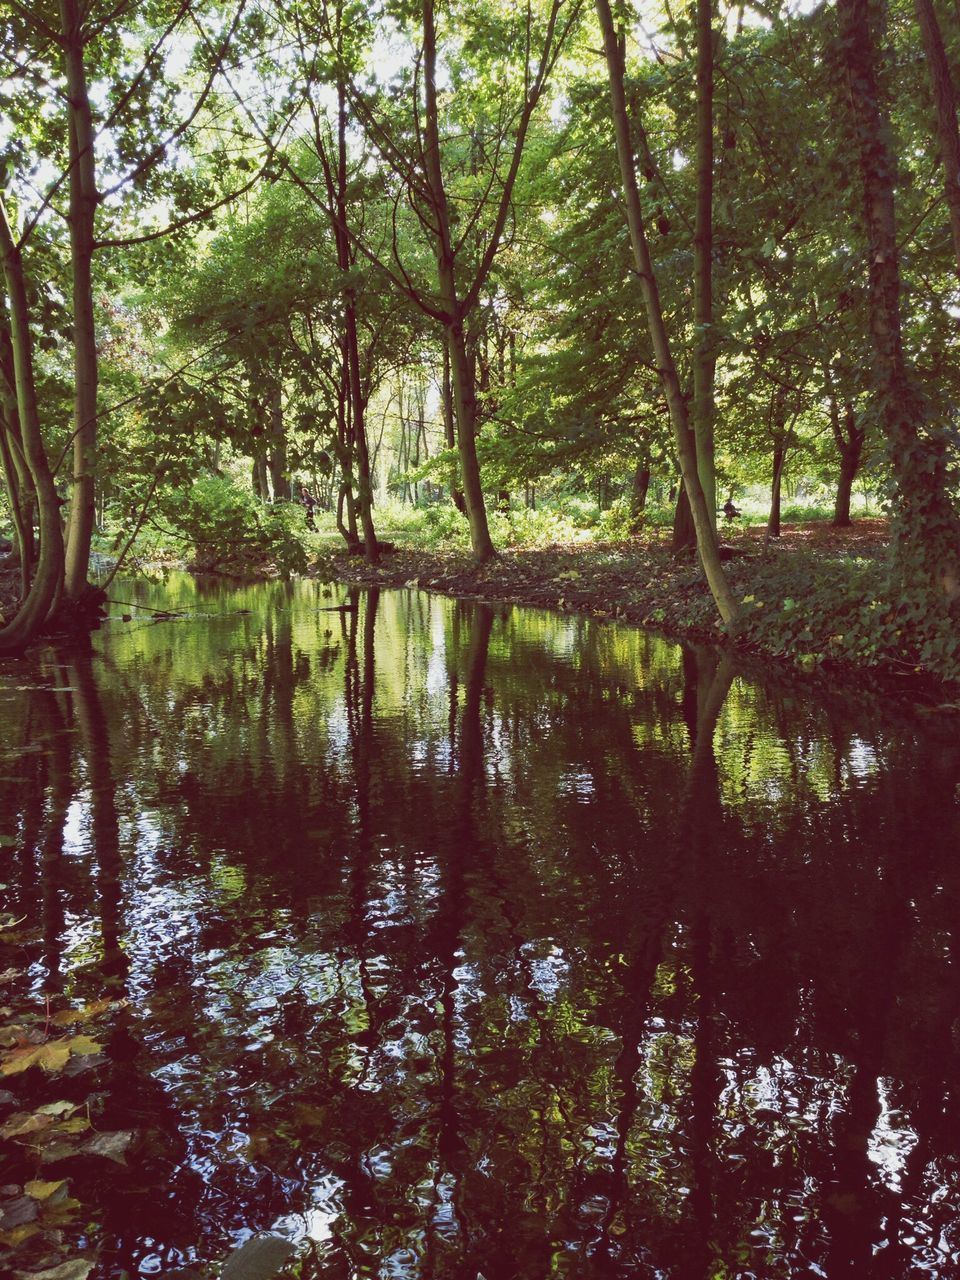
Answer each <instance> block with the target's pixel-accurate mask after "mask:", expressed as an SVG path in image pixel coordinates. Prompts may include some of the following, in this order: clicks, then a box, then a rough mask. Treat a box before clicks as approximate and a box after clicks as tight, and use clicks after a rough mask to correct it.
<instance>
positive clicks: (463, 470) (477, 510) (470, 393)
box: [445, 264, 496, 564]
mask: <svg viewBox="0 0 960 1280" xmlns="http://www.w3.org/2000/svg"><path fill="white" fill-rule="evenodd" d="M445 274H446V276H447V285H448V289H449V291H450V292H449V293H448V297H450V300H451V303H452V305H453V306H454V307H457V305H458V304H457V302H456V296H455V287H454V286H453V273H452V264H451V269H450V270H449V271H448V272H445ZM451 294H452V296H451ZM447 340H448V342H449V345H450V372H451V375H452V383H453V403H454V408H455V410H456V414H455V416H456V423H457V448H458V450H459V453H460V475H461V479H462V482H463V501H464V505H465V506H466V516H467V522H468V523H469V525H470V545H471V547H472V549H473V555H474V559H475V560H476V562H477V563H478V564H483V563H484V562H485V561H486V560H489V559H490V558H491V557H492V556H494V555H495V554H496V551H495V549H494V545H493V540H492V539H491V537H490V528H489V526H488V524H487V509H486V505H485V503H484V498H483V486H482V484H481V481H480V460H479V458H478V457H477V439H476V436H477V398H476V391H475V386H474V377H473V369H472V368H471V364H470V358H469V356H468V355H467V348H466V343H465V341H464V332H463V323H462V321H460V320H457V321H455V322H454V323H453V324H452V325H451V326H450V327H449V329H448V330H447Z"/></svg>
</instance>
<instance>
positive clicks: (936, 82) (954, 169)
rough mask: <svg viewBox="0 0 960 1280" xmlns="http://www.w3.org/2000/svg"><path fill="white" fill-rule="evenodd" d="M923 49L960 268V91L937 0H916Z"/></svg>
mask: <svg viewBox="0 0 960 1280" xmlns="http://www.w3.org/2000/svg"><path fill="white" fill-rule="evenodd" d="M915 2H916V6H917V19H918V21H919V23H920V35H921V36H922V38H923V50H924V53H925V54H926V58H927V70H928V71H929V72H930V85H931V88H932V90H933V105H934V108H935V110H936V113H937V141H938V143H939V144H940V161H941V164H942V165H943V190H944V194H945V195H946V198H947V209H948V210H949V212H950V230H951V232H952V233H953V253H954V257H955V258H956V260H957V270H958V272H960V130H958V128H957V95H956V93H955V92H954V88H953V80H952V78H951V75H950V64H949V63H948V62H947V53H946V50H945V49H944V47H943V35H942V34H941V31H940V23H939V21H938V19H937V11H936V9H935V8H934V5H933V0H915Z"/></svg>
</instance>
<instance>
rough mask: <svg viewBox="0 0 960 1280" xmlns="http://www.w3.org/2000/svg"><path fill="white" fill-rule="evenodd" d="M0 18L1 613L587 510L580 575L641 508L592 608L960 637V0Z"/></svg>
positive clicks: (812, 642)
mask: <svg viewBox="0 0 960 1280" xmlns="http://www.w3.org/2000/svg"><path fill="white" fill-rule="evenodd" d="M0 52H2V61H3V103H2V119H0V151H2V159H3V175H4V176H3V193H2V202H0V241H2V245H0V248H2V255H3V289H4V298H3V310H2V312H0V461H2V500H0V536H2V537H3V538H4V541H5V543H7V544H8V546H7V556H6V560H5V576H4V578H3V596H2V624H0V653H6V654H16V653H20V652H22V651H24V650H25V649H26V648H27V647H28V646H29V645H30V644H31V643H32V642H33V641H34V639H35V638H36V637H38V636H39V635H41V634H44V633H49V632H50V630H51V629H53V630H56V629H57V628H60V629H68V630H69V629H76V628H79V629H81V630H82V629H84V628H89V627H90V626H91V625H94V624H95V622H96V619H97V617H98V616H99V614H100V611H101V607H102V602H103V599H104V590H103V583H102V577H103V575H102V573H101V574H100V575H99V577H98V575H97V573H95V572H94V568H96V567H97V566H103V565H110V564H113V565H114V566H115V567H116V563H117V562H120V563H124V562H125V563H126V564H127V566H128V567H129V566H130V565H134V566H135V565H136V564H138V563H145V562H148V561H150V559H151V557H153V558H160V559H162V558H163V557H168V558H169V557H176V556H178V555H179V557H180V559H181V561H183V560H186V561H189V562H191V563H194V564H196V565H198V566H199V567H205V568H208V569H220V570H224V569H226V570H231V571H239V572H262V571H268V572H279V573H281V574H289V573H305V572H317V571H318V569H317V566H318V565H321V566H322V565H323V564H324V563H326V564H327V572H329V573H331V574H333V575H334V576H337V575H338V574H339V576H341V577H343V576H344V575H349V574H350V573H354V574H359V575H360V576H361V577H362V576H363V575H366V576H367V578H369V579H370V580H377V581H380V582H382V583H389V582H404V581H407V580H408V579H411V578H419V579H424V578H425V577H426V578H429V577H430V574H429V573H426V572H425V570H424V568H423V566H424V563H426V562H424V561H422V560H421V561H417V560H416V558H415V557H413V558H411V557H410V556H409V555H408V557H407V558H406V559H405V558H404V555H403V553H404V552H407V553H410V552H416V551H418V550H419V551H421V552H429V551H436V550H441V551H442V550H447V551H451V550H452V551H453V552H456V553H458V554H459V557H460V558H459V560H458V561H457V563H458V565H459V566H460V569H459V571H458V572H459V577H457V575H456V574H454V575H453V576H454V578H457V581H459V583H460V585H461V586H462V584H463V580H464V579H465V578H466V579H469V580H471V581H473V582H474V583H475V584H477V583H479V584H480V585H479V587H476V588H475V593H477V592H479V593H482V592H483V591H484V590H486V591H487V592H488V594H489V590H490V587H491V584H495V583H496V580H497V576H498V574H500V575H503V574H504V573H506V576H507V578H508V579H509V580H510V582H511V584H512V586H513V587H516V586H517V581H518V579H523V581H526V582H527V583H528V584H529V582H530V581H531V580H532V579H533V578H535V577H536V576H537V572H538V570H537V568H536V562H535V561H529V560H528V561H522V556H523V554H524V553H525V552H528V551H530V550H531V549H533V550H534V551H537V550H538V549H539V550H540V551H541V552H542V550H543V549H544V548H548V547H551V546H556V547H567V548H569V547H570V546H571V545H572V544H574V543H575V544H576V545H577V546H582V547H583V549H584V550H583V555H584V557H585V558H584V559H582V560H581V559H578V560H577V561H576V562H575V564H574V566H573V567H572V568H571V567H569V566H567V567H562V566H561V568H560V569H559V570H558V568H557V565H556V564H553V565H550V564H541V570H542V573H543V574H545V575H547V577H548V578H550V581H551V582H552V584H553V585H552V587H551V591H550V592H549V593H548V595H549V598H550V601H551V602H552V603H553V604H554V605H556V604H558V603H559V604H560V605H561V607H563V605H564V603H565V601H564V597H565V596H566V597H568V598H569V596H570V594H571V593H570V592H569V591H567V592H564V591H563V589H562V588H563V583H564V582H566V584H567V586H570V584H571V583H575V582H577V581H579V580H580V579H582V578H583V577H584V576H585V575H588V574H589V571H590V568H591V566H592V567H593V568H596V567H597V565H600V567H601V569H602V566H603V565H604V564H606V565H607V566H608V567H609V565H610V563H611V556H612V555H613V552H611V551H610V550H609V549H610V548H619V551H618V552H617V554H618V555H619V556H620V560H619V561H618V567H617V569H616V571H613V572H611V573H609V574H608V575H607V577H604V575H603V572H598V576H596V578H595V581H596V589H595V591H594V593H593V596H592V597H591V601H590V603H591V604H592V605H593V606H594V607H595V608H596V610H598V611H606V612H609V613H611V614H619V615H621V616H627V617H631V618H633V617H637V618H639V619H640V620H646V621H652V622H654V623H656V622H658V621H660V622H664V621H665V622H667V623H670V622H671V620H672V622H673V623H674V624H675V625H676V627H677V628H679V629H681V630H682V629H683V627H684V626H687V627H691V626H692V627H699V628H700V629H701V631H709V632H710V633H712V634H713V635H715V636H721V635H723V634H726V635H728V636H730V637H733V638H740V639H745V640H746V641H747V642H748V643H752V644H754V645H755V647H758V648H760V649H765V650H766V651H768V652H772V653H776V654H779V655H786V656H792V657H795V658H797V659H798V660H800V661H801V664H803V663H809V664H819V663H820V662H822V661H824V660H825V659H828V658H830V657H831V656H832V657H833V658H835V659H837V660H838V661H845V662H847V663H855V664H862V665H871V664H877V665H884V664H886V665H887V666H892V667H894V668H896V669H902V670H910V671H923V672H929V673H932V674H933V675H935V676H939V677H945V678H947V679H955V678H957V676H958V675H960V628H958V627H957V626H956V622H957V609H958V606H957V600H958V598H960V536H958V534H960V510H958V480H957V456H958V455H957V409H956V405H957V397H958V392H960V386H958V373H957V360H956V347H957V323H956V322H957V317H958V314H960V310H958V308H960V298H958V292H957V279H958V271H960V133H958V121H957V103H956V80H957V76H958V74H960V69H958V68H960V61H958V60H960V22H958V10H957V7H956V5H955V4H954V5H949V4H947V3H946V0H937V2H935V0H915V3H910V4H907V3H903V2H902V0H890V2H889V3H880V2H879V0H837V3H836V4H818V5H811V4H802V3H801V4H791V3H779V0H771V2H770V3H734V4H730V5H726V4H718V3H717V2H716V0H696V2H695V3H691V4H689V5H687V6H679V5H675V4H674V5H671V4H670V3H668V2H667V0H664V2H663V3H662V4H659V3H655V4H648V5H643V6H639V7H635V6H632V5H631V4H630V3H618V4H611V3H610V0H596V3H595V5H589V4H584V3H582V0H536V2H533V0H531V2H529V3H527V4H525V5H512V4H505V3H498V2H497V0H470V2H469V3H456V4H454V3H446V4H445V3H436V0H422V3H410V2H408V0H397V2H394V0H391V2H390V3H384V4H379V3H378V4H365V5H360V4H351V3H348V2H347V0H290V2H289V3H288V2H287V0H275V2H271V0H263V2H261V3H253V2H252V0H237V2H236V3H224V2H223V0H149V2H145V3H134V2H133V0H60V3H58V4H54V3H52V0H40V2H39V3H33V2H31V3H26V2H25V0H6V3H5V4H4V6H3V24H2V34H0ZM305 495H306V496H305ZM785 504H786V505H785ZM791 504H793V505H791ZM797 504H799V506H798V505H797ZM314 508H316V510H314ZM725 509H726V511H727V513H728V515H730V516H732V518H729V519H728V518H727V517H725V515H724V511H725ZM785 510H786V512H787V514H788V515H795V514H796V513H797V512H799V515H800V517H801V518H802V516H803V515H804V514H814V515H818V516H820V517H821V519H822V521H823V524H824V526H829V527H831V528H833V529H835V530H843V529H845V528H848V527H849V526H850V525H851V522H852V521H853V522H855V523H856V521H858V520H859V519H860V518H861V516H862V515H864V514H866V515H867V516H869V517H870V518H871V521H872V522H873V524H874V525H876V526H877V528H879V529H880V535H879V536H876V537H873V538H869V539H867V540H866V542H864V543H860V542H858V540H856V539H853V540H851V541H844V540H843V539H842V538H838V539H835V540H832V541H831V540H830V539H827V541H826V542H822V541H818V540H817V539H816V538H814V539H813V540H812V542H811V544H810V546H809V548H808V549H807V550H806V551H805V552H798V553H797V554H793V553H791V554H784V555H781V554H777V551H776V549H777V548H779V547H780V546H781V545H785V544H781V542H780V539H781V537H782V535H783V533H784V529H783V528H782V525H783V524H785V523H786V517H785V516H784V511H785ZM733 513H737V514H736V515H733ZM732 531H736V532H735V534H734V536H733V537H731V536H730V535H731V532H732ZM751 534H753V535H756V536H753V537H751V536H749V535H751ZM338 546H339V547H340V549H341V550H340V552H337V551H336V547H338ZM396 548H399V550H395V549H396ZM508 552H509V556H508V555H507V554H506V553H508ZM348 553H355V555H356V558H355V559H353V560H351V559H349V558H348ZM325 557H326V560H325ZM394 557H396V559H394ZM518 557H519V559H518ZM631 557H632V559H631ZM521 562H522V563H521ZM431 563H433V569H434V572H433V578H434V579H437V578H438V577H442V574H439V573H438V572H437V570H436V563H437V562H431ZM518 565H520V568H519V569H518ZM523 565H526V566H527V567H526V568H524V567H523ZM531 565H533V568H531V567H530V566H531ZM678 565H679V566H681V567H680V569H679V570H678V569H677V566H678ZM92 566H93V567H92ZM331 566H332V567H331ZM625 566H627V567H629V566H633V569H634V570H635V572H634V573H633V576H632V578H630V574H629V573H627V574H626V576H627V578H630V582H632V583H633V586H634V587H635V586H636V583H637V582H638V581H639V580H640V579H642V580H643V582H645V583H649V584H651V586H652V588H653V591H654V594H653V596H649V595H645V594H644V590H642V589H639V588H638V589H637V590H633V589H632V588H631V587H630V583H629V582H627V583H625V573H626V569H625ZM638 566H639V568H638ZM691 567H692V577H691ZM551 574H552V575H553V576H552V577H551V576H550V575H551ZM447 576H448V579H449V578H450V574H449V572H448V575H447ZM558 581H559V585H560V590H554V589H553V588H554V587H556V586H557V583H558ZM678 584H680V585H679V586H678ZM501 585H502V584H501ZM678 590H682V591H686V592H687V595H688V596H689V609H688V610H687V611H686V612H683V611H680V613H678V611H677V609H676V608H672V607H671V606H672V603H673V602H674V597H675V595H676V592H677V591H678ZM518 591H519V594H518V595H517V598H522V597H523V596H524V591H523V589H522V588H518ZM631 591H632V594H631ZM529 594H530V591H529V589H528V590H527V596H529ZM684 608H685V609H686V606H684Z"/></svg>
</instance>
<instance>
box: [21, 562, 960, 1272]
mask: <svg viewBox="0 0 960 1280" xmlns="http://www.w3.org/2000/svg"><path fill="white" fill-rule="evenodd" d="M118 595H122V597H123V598H125V599H128V600H133V599H135V598H137V599H140V600H141V601H142V602H143V603H145V604H153V605H154V606H156V607H161V606H172V607H176V608H180V609H183V610H184V613H185V616H183V617H181V618H179V619H176V620H172V621H165V622H160V623H152V622H149V621H146V620H138V621H135V622H133V623H131V624H123V623H120V622H112V623H110V624H108V627H107V628H106V629H105V631H104V632H103V633H102V634H101V635H100V636H98V637H97V638H96V640H95V648H94V650H93V651H91V652H88V653H81V654H76V653H72V654H70V655H69V656H63V655H57V654H48V655H45V656H42V657H40V658H38V659H37V660H36V662H35V665H34V667H33V668H32V669H31V670H30V672H29V673H28V674H25V673H24V669H23V668H22V667H21V666H13V665H12V664H7V665H5V666H2V667H0V724H2V727H3V741H2V748H0V752H2V755H0V805H2V809H0V812H2V815H3V817H2V819H0V837H2V839H3V842H4V849H3V851H4V857H5V859H6V861H7V863H8V870H7V872H6V873H5V876H4V880H5V881H6V883H7V896H8V899H9V907H10V909H11V910H13V911H15V912H16V913H17V914H18V915H26V916H28V918H29V919H30V920H31V921H35V922H36V925H37V935H36V942H35V946H34V947H33V950H32V951H31V957H32V960H33V966H32V968H31V970H30V975H29V978H30V981H31V982H32V984H33V989H34V990H35V991H36V992H44V993H63V994H64V995H66V996H68V997H69V998H70V999H71V1000H77V1001H79V1000H83V999H93V998H96V997H99V996H102V995H104V994H112V995H114V996H116V995H125V996H126V997H128V999H129V1004H128V1005H127V1006H126V1007H125V1008H123V1009H121V1010H119V1011H118V1012H117V1013H116V1015H115V1017H114V1020H113V1022H112V1024H111V1030H110V1038H109V1042H108V1044H107V1051H108V1052H107V1060H106V1062H105V1063H104V1064H103V1066H102V1068H101V1069H100V1072H99V1074H98V1076H97V1088H98V1089H99V1090H100V1091H101V1093H102V1094H103V1095H104V1100H103V1104H102V1105H103V1108H104V1114H108V1115H109V1117H110V1127H111V1128H128V1129H131V1130H135V1131H136V1132H137V1133H138V1134H139V1135H140V1142H139V1146H138V1147H137V1154H136V1156H135V1158H131V1160H130V1164H129V1167H128V1168H127V1169H123V1170H121V1169H119V1168H111V1169H107V1170H106V1171H100V1172H98V1173H97V1175H96V1179H95V1182H94V1184H93V1186H92V1190H91V1191H90V1193H89V1194H91V1195H92V1196H93V1198H94V1207H93V1209H92V1213H93V1221H94V1224H95V1227H96V1238H97V1240H98V1242H99V1243H100V1244H101V1246H102V1257H103V1265H102V1274H103V1275H104V1276H111V1277H112V1276H119V1275H120V1274H121V1273H122V1272H123V1271H126V1272H128V1273H129V1274H131V1275H135V1274H137V1273H138V1272H141V1273H144V1274H148V1273H150V1274H152V1273H156V1272H157V1271H162V1272H164V1273H173V1272H174V1271H176V1270H177V1269H178V1268H181V1267H183V1266H186V1265H188V1264H190V1263H193V1262H197V1261H206V1260H214V1259H217V1258H219V1257H221V1256H223V1254H225V1253H226V1252H227V1250H228V1249H229V1247H230V1245H231V1243H233V1242H235V1241H237V1240H238V1239H240V1238H242V1237H243V1236H244V1235H245V1234H246V1233H249V1232H251V1231H260V1230H279V1231H281V1232H282V1233H284V1234H288V1235H290V1236H291V1237H292V1238H294V1239H298V1240H300V1241H301V1242H302V1248H303V1249H304V1250H305V1251H306V1256H307V1259H308V1260H307V1263H306V1266H307V1271H306V1274H308V1275H317V1276H321V1275H322V1276H328V1275H331V1276H332V1275H339V1276H344V1277H361V1276H367V1275H378V1274H383V1275H391V1276H410V1277H423V1278H424V1280H426V1278H436V1280H441V1278H447V1277H449V1278H454V1277H457V1278H459V1277H470V1280H473V1278H474V1277H475V1276H477V1275H478V1274H482V1275H483V1276H485V1277H487V1280H493V1277H504V1278H505V1280H506V1278H509V1277H517V1280H539V1278H540V1277H547V1276H576V1277H586V1278H587V1280H590V1278H591V1277H597V1278H599V1277H611V1276H621V1277H633V1276H637V1277H640V1276H654V1275H665V1276H671V1277H679V1278H681V1280H686V1278H688V1277H691V1278H693V1277H700V1276H702V1277H705V1278H706V1277H714V1276H718V1275H755V1276H771V1277H774V1276H776V1277H779V1276H785V1277H786V1276H795V1275H806V1274H814V1275H815V1274H825V1275H828V1276H830V1277H834V1276H842V1275H850V1276H858V1277H859V1276H889V1277H897V1276H901V1275H907V1274H914V1273H923V1272H925V1273H927V1274H930V1275H935V1276H946V1275H950V1274H953V1272H954V1270H955V1268H956V1266H957V1261H956V1260H957V1251H958V1249H960V1241H958V1238H957V1237H958V1227H957V1221H956V1214H955V1211H954V1209H953V1204H954V1202H955V1195H956V1191H957V1181H958V1154H960V1152H958V1148H960V1138H958V1135H960V1124H958V1123H957V1121H958V1116H957V1091H956V1080H957V1078H958V1073H957V1068H958V1065H960V1064H958V1028H960V997H958V994H957V993H958V990H960V984H958V982H957V963H958V959H960V957H958V954H957V945H958V944H957V925H956V921H957V919H958V918H960V917H958V913H957V906H958V888H960V885H958V870H957V866H956V860H955V849H956V847H957V844H958V835H960V831H958V826H960V823H958V806H957V800H956V794H955V789H956V786H957V781H958V776H960V774H958V769H960V751H958V744H957V741H956V737H955V735H953V734H951V733H949V732H946V731H941V730H940V729H938V728H937V726H936V724H934V723H927V722H925V721H924V720H923V719H922V717H920V716H919V714H914V713H908V712H896V711H893V710H891V709H889V708H888V709H883V708H880V707H878V706H876V705H874V704H872V703H870V702H869V701H866V700H864V699H863V698H852V697H851V698H850V699H844V698H842V697H840V696H839V695H837V696H835V697H833V698H832V699H831V701H830V702H829V703H826V704H822V705H818V704H817V703H815V702H813V701H811V700H809V699H808V698H806V697H804V696H802V695H801V694H798V693H797V692H796V691H795V690H793V689H790V688H789V687H786V686H785V687H779V686H776V685H771V686H767V687H760V686H758V685H755V684H753V683H750V682H748V681H746V680H744V679H742V678H737V677H735V674H734V671H733V669H732V668H731V666H730V664H729V662H728V661H726V660H722V659H719V658H718V657H717V655H716V654H715V653H713V652H712V651H710V650H707V649H693V650H689V651H681V650H679V649H675V648H673V647H671V646H667V645H665V644H663V643H662V642H660V641H658V640H656V639H654V638H651V637H649V636H645V635H643V634H642V633H639V632H636V631H631V630H629V629H626V628H616V627H612V626H609V625H594V624H592V623H590V622H588V621H584V620H578V619H569V618H561V617H557V616H554V615H549V614H538V613H531V612H524V611H520V610H496V609H494V608H493V607H491V606H486V605H481V604H478V605H468V604H463V603H459V604H454V603H449V602H443V601H440V600H436V599H433V598H429V597H426V596H422V595H419V594H416V593H410V592H399V593H398V592H384V593H378V592H376V591H371V592H367V593H360V592H350V593H347V594H346V595H345V596H344V597H343V599H342V600H333V599H332V598H330V597H329V596H328V595H325V594H324V593H323V590H322V589H321V588H320V587H319V586H316V585H315V584H299V585H297V586H295V587H290V586H286V585H282V584H276V585H274V586H270V587H263V588H258V589H256V590H252V591H249V590H248V591H241V590H239V589H234V588H229V587H226V586H224V585H223V584H220V585H216V586H213V587H210V588H205V587H203V586H197V585H196V584H194V583H193V581H192V580H190V579H174V581H173V582H172V583H171V584H170V585H169V586H168V587H167V589H166V593H164V591H163V590H162V589H161V588H158V587H151V586H150V585H149V584H145V583H134V584H127V585H126V587H125V589H124V592H120V591H119V590H118ZM336 605H339V606H340V607H338V608H335V607H334V606H336ZM201 615H202V616H201ZM55 1171H56V1170H55V1169H54V1172H55Z"/></svg>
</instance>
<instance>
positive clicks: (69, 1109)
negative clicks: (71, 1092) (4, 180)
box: [36, 1101, 77, 1116]
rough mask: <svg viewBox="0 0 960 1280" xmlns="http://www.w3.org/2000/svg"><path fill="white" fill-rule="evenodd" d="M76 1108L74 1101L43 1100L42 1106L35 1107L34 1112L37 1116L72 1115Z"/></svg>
mask: <svg viewBox="0 0 960 1280" xmlns="http://www.w3.org/2000/svg"><path fill="white" fill-rule="evenodd" d="M76 1109H77V1104H76V1103H75V1102H62V1101H61V1102H45V1103H44V1104H43V1106H42V1107H37V1110H36V1114H37V1115H38V1116H69V1115H73V1113H74V1111H76Z"/></svg>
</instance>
